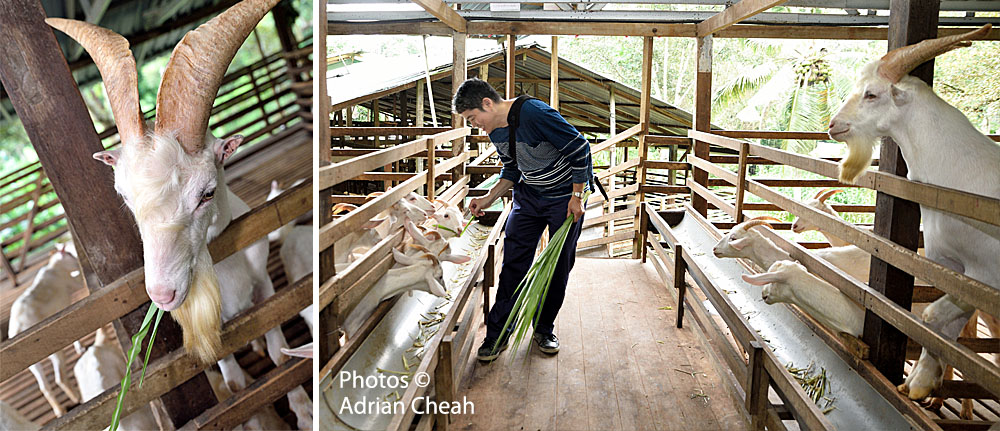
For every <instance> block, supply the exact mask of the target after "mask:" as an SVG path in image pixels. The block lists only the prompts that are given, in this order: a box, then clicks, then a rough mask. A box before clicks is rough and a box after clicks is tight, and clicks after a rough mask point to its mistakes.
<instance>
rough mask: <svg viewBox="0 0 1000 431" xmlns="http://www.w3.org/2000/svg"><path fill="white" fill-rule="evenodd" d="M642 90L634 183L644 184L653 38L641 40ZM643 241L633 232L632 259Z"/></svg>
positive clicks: (637, 214) (641, 195)
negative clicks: (637, 158)
mask: <svg viewBox="0 0 1000 431" xmlns="http://www.w3.org/2000/svg"><path fill="white" fill-rule="evenodd" d="M641 79H642V89H641V90H640V91H639V124H638V126H639V149H638V150H639V151H638V153H639V166H638V169H637V170H636V177H635V178H636V183H638V184H645V182H646V166H645V165H644V164H643V163H642V162H644V161H645V160H646V158H647V157H648V156H649V154H648V152H649V146H648V145H646V135H648V134H649V110H650V107H651V106H652V104H651V103H650V101H651V97H652V94H651V93H652V92H653V38H652V37H649V36H647V37H644V38H643V39H642V78H641ZM645 196H646V194H645V192H643V191H642V188H641V187H640V188H639V190H638V191H637V193H636V197H635V199H636V200H635V202H636V206H635V222H634V224H633V226H639V219H640V218H642V202H643V201H644V200H645ZM642 241H643V239H642V238H641V237H640V236H639V230H638V229H636V231H635V238H633V241H632V259H638V258H640V257H641V255H642V254H643V250H644V248H645V247H643V246H642Z"/></svg>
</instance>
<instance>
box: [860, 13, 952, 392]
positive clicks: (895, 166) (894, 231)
mask: <svg viewBox="0 0 1000 431" xmlns="http://www.w3.org/2000/svg"><path fill="white" fill-rule="evenodd" d="M940 7H941V4H940V2H939V1H934V0H894V1H893V2H891V4H890V8H891V11H890V14H889V15H890V16H889V50H890V51H891V50H893V49H895V48H899V47H903V46H906V45H910V44H914V43H917V42H919V41H921V40H924V39H932V38H935V37H937V23H938V13H939V10H940ZM910 74H911V75H913V76H916V77H918V78H920V79H923V80H924V82H926V83H927V84H928V85H930V84H931V83H932V81H933V78H934V61H933V59H932V60H931V61H929V62H927V63H924V64H923V65H921V66H918V67H917V68H916V69H914V70H913V71H912V72H910ZM878 170H879V172H888V173H891V174H894V175H899V176H901V177H906V173H907V167H906V161H905V160H903V154H902V152H900V150H899V147H898V146H897V145H896V143H895V142H894V141H893V140H892V139H888V138H887V139H884V140H883V141H882V148H881V153H880V154H879V166H878ZM875 234H876V235H880V236H882V237H884V238H887V239H888V240H889V241H892V242H894V243H896V244H899V245H900V246H902V247H905V248H907V249H909V250H913V251H916V249H917V241H918V238H919V234H920V206H919V205H917V204H916V203H914V202H911V201H907V200H903V199H900V198H897V197H895V196H892V195H889V194H886V193H881V192H880V193H877V194H876V196H875ZM868 280H869V281H868V284H869V286H871V288H872V289H874V290H875V291H878V292H880V293H882V294H884V295H885V296H886V297H887V298H889V299H890V300H892V301H893V302H895V303H896V304H898V305H899V306H900V307H903V308H904V309H907V310H908V309H910V306H911V305H912V301H913V289H912V288H911V286H913V275H910V274H909V273H907V272H906V271H903V270H901V269H899V268H896V267H894V266H891V265H889V264H888V263H886V262H885V261H883V260H881V259H879V258H878V257H877V256H872V259H871V271H870V275H869V278H868ZM861 340H862V341H864V342H865V343H867V344H868V346H869V348H870V349H871V351H870V354H869V360H870V361H871V363H872V364H873V365H875V368H876V369H877V370H879V371H880V372H881V373H882V374H883V375H885V377H886V378H887V379H889V381H891V382H892V383H893V384H897V385H898V384H900V383H902V382H903V363H904V361H905V360H906V335H904V334H903V333H902V332H901V331H900V330H899V329H896V327H894V326H893V325H891V324H889V323H888V322H886V321H885V320H883V319H882V318H881V317H879V316H878V315H877V314H875V313H873V312H872V311H871V310H866V311H865V326H864V333H863V334H862V336H861Z"/></svg>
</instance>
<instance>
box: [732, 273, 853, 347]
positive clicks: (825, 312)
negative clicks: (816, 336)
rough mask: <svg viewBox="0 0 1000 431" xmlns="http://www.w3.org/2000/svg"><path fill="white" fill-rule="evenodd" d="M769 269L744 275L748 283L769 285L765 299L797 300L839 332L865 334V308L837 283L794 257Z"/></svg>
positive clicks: (809, 311) (764, 294) (773, 300)
mask: <svg viewBox="0 0 1000 431" xmlns="http://www.w3.org/2000/svg"><path fill="white" fill-rule="evenodd" d="M767 271H768V272H765V273H762V274H756V275H747V274H744V275H743V281H746V282H747V283H750V284H753V285H757V286H760V285H765V286H764V288H763V290H761V297H762V298H763V299H764V302H766V303H768V304H776V303H779V302H785V303H789V304H795V305H797V306H799V307H800V308H802V309H803V310H804V311H805V312H806V313H808V314H809V315H810V316H812V317H813V318H814V319H816V320H817V321H819V322H820V323H822V324H823V325H824V326H827V327H829V328H830V329H833V330H834V331H835V332H846V333H848V334H851V335H854V336H855V337H859V336H861V332H862V331H863V330H864V325H865V311H864V308H862V307H861V306H860V305H858V303H856V302H854V301H852V300H851V299H850V298H848V297H847V296H846V295H844V294H843V293H841V292H840V290H837V288H836V287H833V286H832V285H830V284H829V283H827V282H825V281H823V280H822V279H821V278H819V277H816V276H815V275H812V274H810V273H809V272H808V271H806V268H805V267H804V266H802V265H801V264H800V263H798V262H794V261H790V260H780V261H777V262H775V263H774V264H773V265H771V266H770V267H769V268H768V270H767Z"/></svg>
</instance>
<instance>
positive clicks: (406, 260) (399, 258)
mask: <svg viewBox="0 0 1000 431" xmlns="http://www.w3.org/2000/svg"><path fill="white" fill-rule="evenodd" d="M392 257H394V258H396V262H399V263H401V264H403V265H415V264H416V263H417V259H414V258H412V257H410V256H407V255H406V254H405V253H403V252H401V251H399V250H396V249H392Z"/></svg>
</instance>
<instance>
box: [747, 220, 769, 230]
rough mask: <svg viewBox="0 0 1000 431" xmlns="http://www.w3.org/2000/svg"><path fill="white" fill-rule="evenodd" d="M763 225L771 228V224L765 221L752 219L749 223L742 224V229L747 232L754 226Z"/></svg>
mask: <svg viewBox="0 0 1000 431" xmlns="http://www.w3.org/2000/svg"><path fill="white" fill-rule="evenodd" d="M765 225H766V226H767V227H771V223H768V222H767V220H760V219H753V220H750V221H748V222H746V223H744V224H743V229H744V230H749V229H750V228H752V227H754V226H765Z"/></svg>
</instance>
